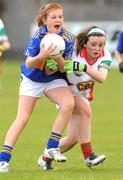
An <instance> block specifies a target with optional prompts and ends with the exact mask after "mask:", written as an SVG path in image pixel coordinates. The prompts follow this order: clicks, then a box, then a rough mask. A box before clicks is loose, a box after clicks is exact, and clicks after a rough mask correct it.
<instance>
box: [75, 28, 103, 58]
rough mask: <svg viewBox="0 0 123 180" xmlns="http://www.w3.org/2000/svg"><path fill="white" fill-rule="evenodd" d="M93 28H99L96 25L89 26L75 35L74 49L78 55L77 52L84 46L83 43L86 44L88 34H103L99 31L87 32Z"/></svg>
mask: <svg viewBox="0 0 123 180" xmlns="http://www.w3.org/2000/svg"><path fill="white" fill-rule="evenodd" d="M93 28H99V27H98V26H95V25H94V26H90V27H88V28H86V29H84V30H83V31H82V32H80V33H79V34H78V35H77V36H76V47H77V50H76V54H77V55H78V54H79V52H80V51H81V49H82V48H84V44H86V43H87V42H88V39H89V37H90V36H104V35H103V34H101V33H97V32H95V33H92V34H89V35H88V33H89V31H90V30H91V29H93Z"/></svg>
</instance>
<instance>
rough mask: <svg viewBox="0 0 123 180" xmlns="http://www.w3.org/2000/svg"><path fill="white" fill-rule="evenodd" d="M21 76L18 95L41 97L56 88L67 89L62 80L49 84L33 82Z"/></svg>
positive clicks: (65, 83)
mask: <svg viewBox="0 0 123 180" xmlns="http://www.w3.org/2000/svg"><path fill="white" fill-rule="evenodd" d="M21 75H22V81H21V83H20V90H19V95H23V96H32V97H38V98H39V97H42V96H43V95H44V94H45V93H46V92H47V91H48V90H51V89H54V88H58V87H68V84H67V82H66V81H65V80H64V79H55V80H53V81H51V82H49V83H39V82H34V81H32V80H30V79H29V78H27V77H26V76H24V75H23V74H21Z"/></svg>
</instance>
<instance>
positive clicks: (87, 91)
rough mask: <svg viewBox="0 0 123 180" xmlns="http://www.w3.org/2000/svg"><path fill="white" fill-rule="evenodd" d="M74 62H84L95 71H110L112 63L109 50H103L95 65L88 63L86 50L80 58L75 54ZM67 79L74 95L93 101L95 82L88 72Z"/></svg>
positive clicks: (69, 76)
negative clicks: (101, 68) (105, 69)
mask: <svg viewBox="0 0 123 180" xmlns="http://www.w3.org/2000/svg"><path fill="white" fill-rule="evenodd" d="M72 60H73V61H77V62H83V63H84V64H86V65H87V66H90V67H91V68H93V69H94V70H98V69H99V68H100V67H103V68H107V69H109V67H110V64H111V62H112V59H111V54H110V52H109V51H108V50H107V49H103V50H102V52H101V53H100V55H99V56H98V57H97V58H96V59H95V61H94V62H93V63H90V61H88V59H87V52H86V49H85V48H84V49H83V50H82V51H81V52H80V54H79V55H78V56H76V55H75V52H74V53H73V56H72ZM67 78H68V81H69V83H70V88H71V90H72V93H73V94H74V95H77V96H78V95H80V96H84V97H85V98H86V99H88V100H89V101H91V100H92V99H93V95H92V93H93V87H94V84H95V80H94V79H93V78H92V77H91V76H89V75H88V74H87V73H86V72H80V71H76V72H73V73H71V74H68V75H67Z"/></svg>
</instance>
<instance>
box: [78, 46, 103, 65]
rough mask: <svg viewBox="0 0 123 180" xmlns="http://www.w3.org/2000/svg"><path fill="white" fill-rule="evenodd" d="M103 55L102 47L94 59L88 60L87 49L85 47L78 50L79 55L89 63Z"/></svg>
mask: <svg viewBox="0 0 123 180" xmlns="http://www.w3.org/2000/svg"><path fill="white" fill-rule="evenodd" d="M103 56H104V49H102V51H101V52H100V54H99V55H98V56H97V57H96V58H95V59H94V61H93V62H90V61H89V59H88V58H87V50H86V48H83V49H82V50H81V51H80V57H84V58H85V60H86V61H87V63H88V64H89V65H93V64H94V63H95V62H96V61H97V60H98V59H99V58H100V57H103Z"/></svg>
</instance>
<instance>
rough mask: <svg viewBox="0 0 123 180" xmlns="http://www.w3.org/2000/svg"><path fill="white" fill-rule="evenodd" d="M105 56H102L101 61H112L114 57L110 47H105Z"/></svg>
mask: <svg viewBox="0 0 123 180" xmlns="http://www.w3.org/2000/svg"><path fill="white" fill-rule="evenodd" d="M103 51H104V56H103V57H102V58H101V61H103V62H108V63H109V64H111V62H112V57H111V53H110V51H109V50H108V49H106V48H104V50H103Z"/></svg>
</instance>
